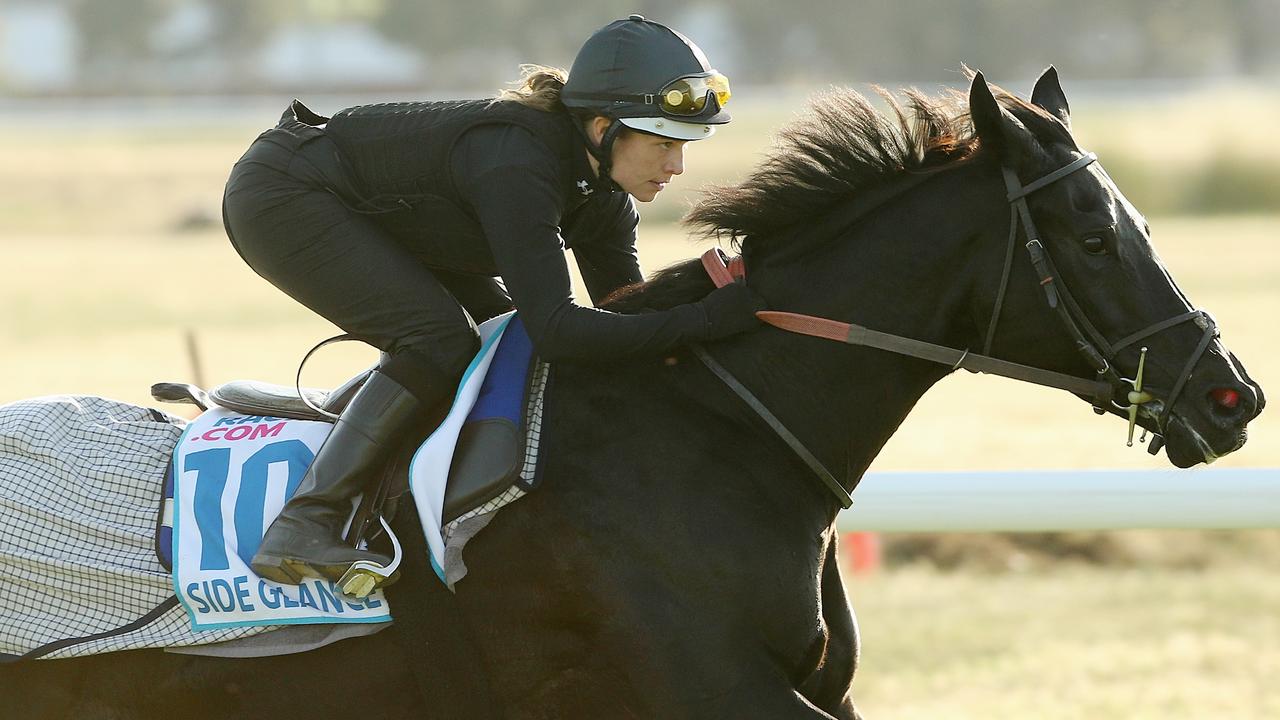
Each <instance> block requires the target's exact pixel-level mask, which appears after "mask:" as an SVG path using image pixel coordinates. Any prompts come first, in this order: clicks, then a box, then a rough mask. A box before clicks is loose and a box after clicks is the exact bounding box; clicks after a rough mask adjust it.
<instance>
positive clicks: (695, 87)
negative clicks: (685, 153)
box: [560, 15, 730, 181]
mask: <svg viewBox="0 0 1280 720" xmlns="http://www.w3.org/2000/svg"><path fill="white" fill-rule="evenodd" d="M560 99H561V101H562V102H563V103H564V104H565V106H566V107H568V108H570V109H573V110H580V111H581V110H585V111H589V112H591V113H594V114H597V115H602V116H604V117H607V118H610V119H611V120H612V121H613V122H612V123H610V125H609V128H608V130H607V131H606V132H605V134H604V137H603V139H602V140H601V142H600V145H599V146H598V147H597V146H594V145H593V143H591V142H590V139H589V138H588V142H587V148H588V149H589V150H590V151H591V154H592V155H594V156H595V158H596V160H598V161H599V162H600V178H601V179H602V180H606V181H607V180H608V178H609V174H608V173H609V165H610V162H609V158H610V156H611V153H612V149H613V141H614V139H615V138H616V137H617V135H618V132H620V131H621V129H622V127H623V126H626V127H629V128H632V129H634V130H639V131H641V132H646V133H650V134H652V135H660V136H662V137H668V138H672V139H675V140H701V139H703V138H707V137H711V135H712V134H714V133H715V126H716V125H724V124H726V123H728V122H729V120H730V116H729V113H728V112H726V111H725V110H724V107H723V106H724V104H725V103H726V102H728V100H729V81H728V79H727V78H725V76H724V75H721V74H720V73H719V72H716V71H715V70H713V69H712V68H711V65H710V64H709V63H708V62H707V56H706V55H704V54H703V53H702V50H700V49H699V48H698V46H697V45H694V44H693V42H692V41H690V40H689V38H687V37H685V36H684V35H681V34H680V33H678V32H676V31H675V30H672V29H671V28H669V27H667V26H666V25H663V24H661V23H656V22H653V21H652V20H646V19H644V17H643V16H640V15H632V16H630V17H628V18H627V19H626V20H617V21H615V22H612V23H609V24H608V25H606V26H604V27H603V28H601V29H599V30H597V31H596V32H595V34H593V35H592V36H591V37H590V38H587V42H586V43H585V44H583V46H582V49H581V50H579V51H578V56H577V57H576V58H574V61H573V66H572V67H571V68H570V70H569V80H568V81H567V82H566V83H565V86H564V89H563V90H562V91H561V93H560Z"/></svg>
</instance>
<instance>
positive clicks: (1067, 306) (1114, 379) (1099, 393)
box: [693, 153, 1218, 508]
mask: <svg viewBox="0 0 1280 720" xmlns="http://www.w3.org/2000/svg"><path fill="white" fill-rule="evenodd" d="M1097 159H1098V158H1097V156H1096V155H1094V154H1093V153H1085V154H1084V155H1082V156H1081V157H1079V158H1077V159H1076V160H1075V161H1073V162H1070V163H1068V164H1066V165H1064V166H1062V167H1060V168H1058V169H1057V170H1054V171H1052V172H1049V173H1047V174H1045V175H1043V176H1041V177H1040V178H1038V179H1036V180H1034V181H1033V182H1030V183H1028V184H1026V185H1022V184H1021V183H1020V182H1019V180H1018V176H1017V173H1016V172H1014V171H1013V169H1011V168H1009V167H1008V166H1002V167H1001V172H1002V174H1003V176H1004V182H1005V188H1006V190H1007V195H1006V197H1007V199H1008V201H1009V243H1008V248H1007V250H1006V252H1005V261H1004V269H1003V271H1002V272H1001V277H1000V285H999V290H998V291H997V293H996V301H995V306H994V309H993V310H992V314H991V321H990V324H989V325H988V326H987V332H986V336H985V340H984V342H983V350H982V353H981V354H978V353H972V352H970V351H969V350H968V349H964V350H957V349H955V348H950V347H946V346H943V345H935V344H933V343H928V342H924V341H921V340H916V339H914V338H907V337H902V336H900V335H893V334H890V333H884V332H880V331H877V330H870V329H868V328H865V327H861V326H859V325H854V324H851V323H845V322H841V321H838V320H831V319H827V318H821V317H816V316H812V315H802V314H798V313H788V312H778V311H772V310H766V311H761V312H759V313H756V315H757V317H759V318H760V319H761V320H762V321H764V322H766V323H768V324H769V325H772V326H774V327H776V328H779V329H781V330H786V331H788V332H793V333H798V334H802V335H810V336H813V337H820V338H825V339H828V340H835V341H837V342H843V343H846V344H849V345H860V346H864V347H872V348H877V349H880V350H887V351H890V352H895V353H899V354H902V355H909V356H911V357H916V358H921V359H924V360H931V361H933V362H937V363H942V364H946V365H950V366H951V369H952V370H956V369H960V368H963V369H965V370H969V371H970V372H982V373H988V374H992V375H1001V376H1004V377H1008V378H1012V379H1015V380H1021V381H1024V382H1030V383H1035V384H1037V385H1044V386H1048V387H1054V388H1059V389H1062V390H1067V391H1069V392H1072V393H1076V394H1078V395H1083V396H1085V397H1088V398H1090V402H1091V403H1092V405H1093V408H1094V411H1095V412H1097V413H1098V414H1099V415H1101V414H1103V413H1105V412H1106V411H1107V410H1111V409H1115V410H1120V411H1125V412H1128V414H1129V444H1131V445H1132V443H1133V429H1134V425H1135V424H1136V423H1137V416H1138V411H1139V409H1140V407H1141V406H1143V405H1144V404H1146V403H1149V402H1152V401H1154V400H1155V399H1156V398H1155V397H1154V396H1153V395H1151V394H1150V393H1148V392H1146V391H1144V390H1143V389H1142V372H1143V366H1144V365H1145V362H1146V354H1147V348H1145V347H1143V348H1141V350H1140V355H1139V364H1138V372H1137V374H1136V376H1135V377H1134V378H1124V377H1121V376H1120V374H1119V373H1117V372H1116V370H1115V358H1116V356H1117V354H1118V353H1119V352H1120V351H1121V350H1123V349H1125V348H1127V347H1130V346H1132V345H1134V344H1135V343H1138V342H1139V341H1141V340H1145V339H1147V338H1150V337H1152V336H1154V335H1156V334H1157V333H1160V332H1162V331H1164V330H1167V329H1169V328H1172V327H1175V326H1177V325H1180V324H1182V323H1184V322H1194V323H1195V324H1196V325H1197V326H1199V327H1201V328H1203V329H1204V334H1203V335H1202V336H1201V338H1200V342H1199V344H1198V345H1197V346H1196V349H1195V350H1194V351H1193V352H1192V353H1191V356H1190V357H1189V358H1188V359H1187V362H1186V364H1185V365H1184V366H1183V368H1182V372H1181V373H1180V374H1179V376H1178V379H1177V381H1176V382H1175V383H1174V386H1173V390H1172V391H1171V392H1170V393H1169V395H1168V396H1167V398H1166V399H1165V400H1164V407H1163V409H1162V411H1161V412H1160V414H1159V415H1158V416H1157V420H1156V428H1157V431H1156V434H1155V436H1154V437H1153V439H1152V441H1151V443H1150V444H1149V446H1148V451H1149V452H1151V454H1153V455H1154V454H1155V453H1157V452H1159V450H1160V447H1161V446H1162V445H1163V436H1164V433H1165V429H1166V427H1167V425H1168V421H1169V417H1170V411H1171V409H1172V408H1173V405H1174V402H1175V401H1176V400H1177V399H1178V396H1179V395H1180V394H1181V392H1182V390H1183V388H1184V387H1186V383H1187V380H1188V379H1190V377H1191V373H1192V370H1193V369H1194V368H1195V366H1196V363H1198V362H1199V361H1200V358H1201V357H1202V356H1203V355H1204V353H1205V351H1206V350H1207V349H1208V347H1209V344H1210V343H1211V342H1213V340H1214V339H1215V338H1217V337H1218V329H1217V325H1216V323H1214V321H1213V318H1212V317H1211V316H1210V315H1209V313H1207V312H1205V311H1204V310H1192V311H1190V312H1186V313H1182V314H1180V315H1176V316H1174V317H1171V318H1168V319H1166V320H1162V321H1160V322H1157V323H1153V324H1151V325H1149V326H1147V327H1146V328H1144V329H1142V330H1139V331H1137V332H1135V333H1132V334H1130V335H1127V336H1125V337H1123V338H1121V339H1119V340H1117V341H1115V342H1109V341H1108V340H1107V339H1106V337H1105V336H1103V334H1102V333H1101V332H1099V331H1098V329H1097V328H1096V327H1095V326H1094V324H1093V323H1092V322H1090V321H1089V318H1088V316H1087V315H1085V313H1084V311H1083V309H1082V308H1081V307H1080V305H1079V303H1077V302H1076V301H1075V298H1074V297H1072V295H1071V293H1070V291H1069V290H1068V289H1067V286H1066V283H1064V282H1063V281H1062V279H1061V277H1060V276H1059V275H1058V274H1057V270H1056V268H1055V267H1054V264H1053V260H1052V259H1051V258H1050V257H1049V254H1048V252H1047V251H1046V250H1045V248H1044V244H1043V243H1042V242H1041V240H1040V234H1039V231H1038V230H1037V229H1036V226H1035V222H1034V221H1033V219H1032V217H1031V210H1030V208H1029V207H1028V206H1027V196H1029V195H1030V194H1031V193H1033V192H1035V191H1037V190H1040V189H1042V188H1045V187H1047V186H1049V185H1052V184H1053V183H1055V182H1057V181H1059V180H1061V179H1063V178H1065V177H1068V176H1069V175H1071V174H1072V173H1074V172H1076V171H1078V170H1081V169H1083V168H1085V167H1088V166H1089V165H1090V164H1092V163H1094V162H1095V161H1097ZM890 197H892V196H890ZM888 199H889V197H885V198H882V199H881V200H880V203H876V204H875V205H870V206H868V207H865V208H863V209H862V211H861V212H860V213H858V215H859V216H861V215H865V214H866V213H868V212H870V211H871V210H872V209H874V208H875V207H876V206H878V205H879V204H881V203H883V202H885V201H887V200H888ZM849 222H852V219H850V220H849ZM1019 225H1021V227H1022V228H1023V229H1024V232H1025V235H1026V238H1027V240H1026V243H1025V245H1024V247H1025V248H1026V250H1027V254H1028V256H1029V258H1030V260H1031V264H1032V266H1033V268H1034V269H1035V272H1036V276H1037V277H1038V278H1039V280H1040V286H1041V287H1043V288H1044V292H1045V299H1046V300H1047V301H1048V303H1049V307H1050V309H1052V310H1053V311H1054V314H1056V315H1057V316H1058V318H1059V319H1060V320H1061V321H1062V324H1063V325H1064V326H1065V327H1066V329H1067V332H1068V333H1070V335H1071V337H1072V339H1073V340H1074V341H1075V345H1076V349H1077V350H1078V351H1079V352H1080V353H1081V354H1082V355H1083V356H1084V358H1085V360H1086V361H1087V362H1088V363H1089V364H1090V366H1091V367H1093V369H1094V371H1095V373H1096V377H1095V378H1093V379H1088V378H1080V377H1077V376H1074V375H1067V374H1065V373H1059V372H1055V371H1051V370H1045V369H1042V368H1036V367H1032V366H1028V365H1022V364H1019V363H1013V362H1009V361H1007V360H1001V359H999V358H994V357H990V356H989V355H988V354H987V353H989V352H990V351H991V345H992V343H993V342H994V340H995V333H996V327H997V325H998V324H999V321H1000V313H1001V310H1002V308H1003V306H1004V300H1005V295H1006V293H1007V291H1008V285H1009V276H1010V275H1011V274H1012V270H1013V256H1014V248H1015V246H1016V245H1017V241H1018V228H1019ZM702 264H703V267H704V268H705V269H706V271H707V273H708V274H709V275H710V276H711V279H712V281H713V282H714V283H715V284H716V286H717V287H723V286H724V285H727V284H729V283H731V282H745V281H746V267H745V264H744V263H743V261H742V258H734V259H733V260H727V259H726V258H725V257H724V255H723V253H721V252H720V250H718V249H712V250H708V251H707V252H706V253H705V254H703V256H702ZM693 350H694V353H695V354H696V355H697V356H698V358H699V359H700V360H701V361H702V362H703V364H704V365H706V366H707V368H708V369H710V370H711V371H712V373H714V374H715V375H716V376H717V377H719V378H720V379H721V380H722V381H724V382H725V383H726V384H727V385H728V386H729V387H730V389H732V390H733V391H734V392H735V393H736V394H737V395H738V396H739V397H740V398H741V399H742V400H743V401H744V402H746V404H747V405H748V406H749V407H751V409H752V410H753V411H755V412H756V414H757V415H759V416H760V417H761V419H763V420H764V421H765V423H766V424H768V425H769V426H770V427H771V428H772V429H773V430H774V432H775V433H777V434H778V436H779V437H780V438H781V439H782V440H783V441H784V442H786V443H787V444H788V445H789V446H790V447H791V449H792V450H793V451H794V452H795V453H796V454H797V455H798V456H799V457H800V458H801V459H802V460H803V461H804V462H805V463H806V464H807V465H808V466H809V467H810V469H812V470H813V471H814V473H815V474H816V475H817V476H818V479H819V480H820V481H822V483H823V485H824V486H826V488H827V489H828V490H830V491H831V492H832V493H833V494H834V495H835V497H836V499H837V501H838V502H839V503H840V505H841V506H842V507H845V508H847V507H849V506H850V505H852V504H853V499H852V497H851V496H850V493H851V492H852V489H849V490H846V489H845V488H844V486H843V485H842V484H841V483H840V482H839V481H838V480H836V478H835V476H834V475H832V474H831V472H830V471H829V470H827V469H826V468H825V467H824V466H823V465H822V463H821V462H820V461H819V460H818V459H817V457H816V456H814V455H813V453H811V452H810V451H809V450H808V449H807V448H805V447H804V445H803V444H802V443H801V442H800V441H799V439H798V438H796V437H795V436H794V435H793V434H792V433H791V432H790V431H788V430H787V429H786V427H785V426H784V425H783V424H782V423H781V421H779V420H778V419H777V417H775V416H774V415H773V414H772V413H771V412H769V410H768V408H767V407H765V406H764V404H763V403H762V402H760V400H759V399H758V398H756V397H755V396H754V395H753V394H751V392H750V390H748V389H747V388H746V387H745V386H744V385H742V383H741V382H739V381H738V379H737V378H735V377H734V376H733V374H732V373H730V372H729V371H728V370H727V369H726V368H724V366H722V365H720V363H719V362H717V361H716V360H715V358H714V357H712V356H711V354H710V353H709V352H707V350H706V348H704V347H702V346H700V345H695V346H693ZM1119 392H1123V393H1124V394H1125V398H1126V399H1127V401H1128V403H1129V404H1128V405H1120V404H1118V403H1116V402H1115V400H1114V398H1115V396H1116V394H1117V393H1119ZM1144 436H1145V432H1144ZM856 486H857V481H856V480H855V481H854V487H856Z"/></svg>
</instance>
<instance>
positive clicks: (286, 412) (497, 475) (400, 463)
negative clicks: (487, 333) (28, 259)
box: [151, 365, 528, 543]
mask: <svg viewBox="0 0 1280 720" xmlns="http://www.w3.org/2000/svg"><path fill="white" fill-rule="evenodd" d="M376 367H377V365H374V366H372V367H370V368H368V369H366V370H364V371H363V372H361V373H359V374H358V375H355V376H354V377H352V378H351V379H350V380H348V381H346V382H344V383H343V384H341V385H339V386H338V387H336V388H334V389H332V390H324V389H321V388H300V389H301V392H302V396H305V398H306V399H305V400H304V399H303V397H302V396H299V393H298V389H295V388H293V387H289V386H286V385H276V384H273V383H266V382H261V381H257V380H236V381H232V382H227V383H223V384H221V385H218V386H216V387H214V388H212V389H211V390H209V391H207V392H206V391H205V390H203V389H201V388H199V387H197V386H195V385H192V384H189V383H174V382H164V383H156V384H155V385H152V386H151V396H152V397H153V398H155V399H156V400H159V401H161V402H173V403H186V404H190V405H195V406H196V407H198V408H200V409H201V410H208V409H209V408H210V407H213V406H218V407H223V408H226V409H228V410H232V411H235V412H238V413H243V414H246V415H257V416H270V417H281V418H291V419H297V420H312V421H319V422H328V423H332V422H334V421H335V419H336V418H337V416H338V415H340V414H341V413H342V410H343V409H344V408H345V407H346V406H347V403H349V402H350V401H351V398H352V397H354V396H355V394H356V392H357V391H358V390H359V389H360V387H361V386H362V385H363V384H364V382H365V381H366V380H367V379H368V377H369V374H370V373H371V372H372V371H373V369H374V368H376ZM506 369H507V370H510V368H506ZM527 380H528V378H527V377H526V376H525V375H519V380H518V382H521V383H525V384H527ZM486 382H487V381H486ZM521 395H522V393H521ZM520 402H523V397H521V398H520ZM499 414H501V413H499ZM509 414H510V413H508V415H509ZM521 414H522V413H516V414H515V415H516V417H515V418H509V419H514V420H516V421H515V422H504V421H503V420H504V418H502V417H494V416H492V414H490V415H489V417H487V418H476V417H475V416H476V413H473V415H472V417H473V419H474V420H473V421H469V422H468V423H467V424H466V425H464V426H463V428H462V431H461V433H460V434H459V436H458V444H457V449H456V450H455V452H454V458H453V462H452V463H451V464H450V468H449V476H448V484H447V485H446V490H445V497H444V514H443V521H444V522H445V523H449V522H451V521H453V520H455V519H457V518H459V517H462V516H463V515H466V514H467V513H469V512H471V511H473V510H475V509H477V508H479V507H481V506H483V505H484V504H485V503H488V502H489V501H491V500H493V499H494V498H496V497H498V496H500V495H502V494H503V493H504V492H506V491H507V489H508V488H510V487H511V486H512V484H513V483H514V482H515V481H516V479H517V475H518V472H519V469H520V467H521V463H522V458H523V455H524V452H523V451H524V448H523V447H522V442H523V433H522V428H520V427H519V421H518V417H519V416H520V415H521ZM421 440H422V438H421V437H410V438H406V442H405V444H404V447H403V448H402V449H401V451H400V452H397V453H394V454H393V455H392V456H391V457H390V458H389V459H388V461H387V463H386V464H385V466H384V468H383V471H382V473H381V475H380V479H379V481H378V483H377V484H376V486H374V487H370V488H368V490H367V491H366V492H365V494H364V497H363V499H362V501H361V504H360V507H359V509H358V510H357V514H356V518H355V520H354V521H353V522H352V525H351V531H350V533H349V534H348V537H347V541H348V542H351V543H356V542H359V541H360V540H362V539H363V540H373V539H375V538H376V537H377V535H378V533H379V532H380V531H381V526H380V525H379V523H378V522H377V518H378V517H379V516H381V517H383V518H386V519H387V520H390V519H391V518H393V517H394V516H395V513H396V510H397V509H398V507H399V500H400V498H401V497H402V496H403V495H404V494H405V492H406V491H407V490H408V487H409V463H410V461H411V460H412V457H413V453H414V450H416V449H417V446H418V443H420V442H421Z"/></svg>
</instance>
